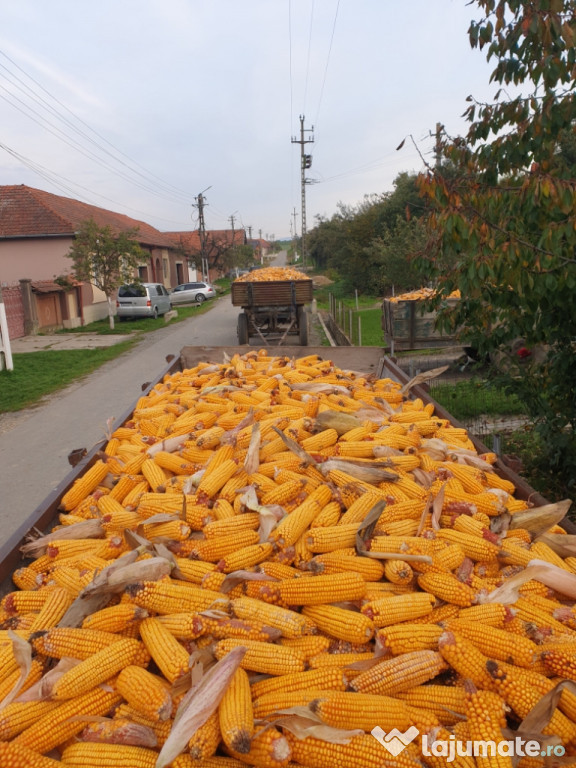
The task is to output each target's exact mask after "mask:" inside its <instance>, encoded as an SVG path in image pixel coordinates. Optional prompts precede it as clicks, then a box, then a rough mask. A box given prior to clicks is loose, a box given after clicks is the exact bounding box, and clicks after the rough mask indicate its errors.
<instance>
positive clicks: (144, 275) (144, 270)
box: [138, 267, 148, 283]
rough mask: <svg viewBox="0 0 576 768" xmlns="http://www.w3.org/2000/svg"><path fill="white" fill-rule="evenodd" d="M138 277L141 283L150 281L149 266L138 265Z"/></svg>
mask: <svg viewBox="0 0 576 768" xmlns="http://www.w3.org/2000/svg"><path fill="white" fill-rule="evenodd" d="M138 277H139V279H140V282H141V283H146V282H148V267H138Z"/></svg>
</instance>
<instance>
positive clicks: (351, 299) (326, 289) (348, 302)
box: [314, 282, 382, 309]
mask: <svg viewBox="0 0 576 768" xmlns="http://www.w3.org/2000/svg"><path fill="white" fill-rule="evenodd" d="M330 294H332V296H333V297H334V298H335V300H336V302H337V303H338V304H342V306H343V307H346V309H356V296H355V294H354V293H353V292H352V293H350V292H349V289H348V288H347V287H346V286H345V285H344V284H342V283H338V282H336V283H332V284H331V285H323V286H321V287H319V288H314V298H315V299H316V304H317V305H318V307H319V308H320V309H330V298H329V295H330ZM381 303H382V299H381V298H379V297H378V296H365V295H360V294H359V295H358V309H372V308H373V307H374V305H375V304H378V306H380V305H381Z"/></svg>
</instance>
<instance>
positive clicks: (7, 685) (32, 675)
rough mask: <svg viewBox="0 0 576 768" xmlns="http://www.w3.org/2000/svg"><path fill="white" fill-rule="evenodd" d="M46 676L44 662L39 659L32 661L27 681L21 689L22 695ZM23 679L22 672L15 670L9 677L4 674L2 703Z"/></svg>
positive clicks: (0, 693) (0, 691)
mask: <svg viewBox="0 0 576 768" xmlns="http://www.w3.org/2000/svg"><path fill="white" fill-rule="evenodd" d="M43 674H44V661H43V660H42V661H40V660H39V659H32V662H31V664H30V671H29V672H28V675H27V676H26V679H25V681H24V683H23V684H22V687H21V688H20V693H21V694H22V693H24V692H25V691H27V690H28V689H29V688H31V687H32V686H33V685H35V684H36V683H37V682H38V681H39V680H40V678H41V677H42V675H43ZM20 677H21V670H20V669H15V670H14V671H13V672H12V673H11V674H9V675H8V676H7V677H6V676H5V674H3V678H4V679H3V680H2V682H1V683H0V701H3V700H4V698H5V697H6V696H7V695H8V694H9V693H11V691H12V690H13V688H14V686H15V685H16V683H18V682H19V680H20Z"/></svg>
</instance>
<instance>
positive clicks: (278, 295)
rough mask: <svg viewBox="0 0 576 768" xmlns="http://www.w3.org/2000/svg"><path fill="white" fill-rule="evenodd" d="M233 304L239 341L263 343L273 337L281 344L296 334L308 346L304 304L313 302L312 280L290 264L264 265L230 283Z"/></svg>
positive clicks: (240, 342) (243, 342)
mask: <svg viewBox="0 0 576 768" xmlns="http://www.w3.org/2000/svg"><path fill="white" fill-rule="evenodd" d="M231 293H232V304H233V305H234V306H235V307H242V312H241V313H240V314H239V315H238V343H239V344H248V343H249V341H250V339H251V338H257V339H259V341H260V342H263V343H264V344H267V343H268V339H275V340H277V341H278V343H279V344H283V343H284V341H285V340H286V338H287V337H288V336H290V337H293V336H297V337H298V339H299V341H300V345H301V346H303V347H305V346H307V345H308V320H307V315H306V304H309V303H310V302H311V301H312V296H313V286H312V280H311V279H310V278H309V277H307V276H306V275H305V274H304V273H303V272H299V271H298V270H296V269H293V268H292V267H264V268H263V269H257V270H254V271H253V272H249V273H248V274H246V275H242V277H239V278H238V279H237V280H235V281H234V282H233V283H232V289H231Z"/></svg>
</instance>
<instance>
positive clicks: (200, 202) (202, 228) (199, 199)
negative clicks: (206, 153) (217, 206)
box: [194, 187, 210, 281]
mask: <svg viewBox="0 0 576 768" xmlns="http://www.w3.org/2000/svg"><path fill="white" fill-rule="evenodd" d="M209 189H210V187H207V188H206V189H205V190H204V192H207V191H208V190H209ZM204 192H200V194H199V195H197V196H196V197H195V198H194V199H195V200H196V203H195V205H194V207H195V208H198V237H199V239H200V263H201V265H202V267H201V269H202V278H203V280H205V281H208V280H209V279H210V273H209V269H208V256H207V254H206V224H205V222H204V206H205V205H207V203H206V200H205V198H204Z"/></svg>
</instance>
